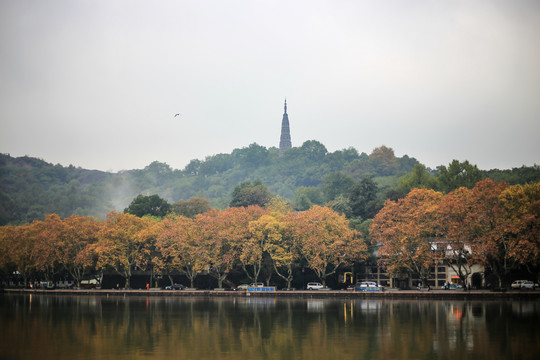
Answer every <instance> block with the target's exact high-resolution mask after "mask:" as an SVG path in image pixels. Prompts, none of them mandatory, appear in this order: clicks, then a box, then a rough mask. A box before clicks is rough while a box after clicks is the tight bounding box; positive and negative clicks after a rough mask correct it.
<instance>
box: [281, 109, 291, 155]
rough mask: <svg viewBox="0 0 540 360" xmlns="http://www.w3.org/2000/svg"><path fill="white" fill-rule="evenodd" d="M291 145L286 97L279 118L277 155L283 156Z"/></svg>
mask: <svg viewBox="0 0 540 360" xmlns="http://www.w3.org/2000/svg"><path fill="white" fill-rule="evenodd" d="M291 147H292V145H291V129H290V128H289V115H287V99H285V112H284V113H283V120H281V138H280V139H279V156H283V154H284V153H285V151H287V150H289V149H290V148H291Z"/></svg>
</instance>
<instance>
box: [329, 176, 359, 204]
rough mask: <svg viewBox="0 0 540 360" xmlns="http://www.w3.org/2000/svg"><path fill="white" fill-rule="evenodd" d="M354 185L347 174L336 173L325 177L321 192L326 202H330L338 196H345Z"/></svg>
mask: <svg viewBox="0 0 540 360" xmlns="http://www.w3.org/2000/svg"><path fill="white" fill-rule="evenodd" d="M353 185H354V179H353V178H352V177H350V176H349V175H347V174H344V173H342V172H339V171H336V172H333V173H331V174H329V175H327V176H325V178H324V181H323V183H322V191H323V193H324V197H325V200H326V201H332V200H334V199H336V198H337V197H338V196H339V195H343V196H346V195H347V194H348V193H349V191H350V189H351V187H352V186H353Z"/></svg>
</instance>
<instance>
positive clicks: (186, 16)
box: [0, 0, 540, 172]
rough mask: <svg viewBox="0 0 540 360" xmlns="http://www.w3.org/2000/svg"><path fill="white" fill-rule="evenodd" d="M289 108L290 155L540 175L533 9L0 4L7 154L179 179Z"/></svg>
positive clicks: (510, 5) (99, 1) (264, 130)
mask: <svg viewBox="0 0 540 360" xmlns="http://www.w3.org/2000/svg"><path fill="white" fill-rule="evenodd" d="M285 98H286V99H287V110H288V111H287V112H288V114H289V121H290V129H291V140H292V145H293V146H301V145H302V143H303V142H304V141H307V140H317V141H319V142H321V143H322V144H324V145H325V146H326V147H327V149H328V150H329V151H330V152H333V151H336V150H341V149H345V148H349V147H354V148H355V149H357V150H358V151H359V152H365V153H367V154H369V153H371V151H372V150H373V149H374V148H376V147H378V146H381V145H386V146H388V147H391V148H392V149H394V151H395V153H396V155H397V156H403V155H408V156H410V157H414V158H416V159H417V160H418V161H420V162H421V163H423V164H425V165H426V166H428V167H431V168H436V167H437V166H439V165H448V164H449V163H450V162H451V161H452V160H454V159H456V160H460V161H465V160H468V161H469V162H471V163H472V164H475V165H477V166H478V167H479V168H480V169H485V170H487V169H493V168H498V169H509V168H513V167H520V166H522V165H527V166H532V165H535V164H540V1H536V0H530V1H525V0H524V1H521V0H513V1H498V0H489V1H487V0H486V1H483V0H478V1H469V0H467V1H461V0H452V1H442V0H434V1H416V0H409V1H402V0H394V1H392V0H388V1H385V0H381V1H359V0H341V1H335V0H333V1H332V0H328V1H326V0H295V1H290V0H289V1H282V0H272V1H268V0H264V1H263V0H227V1H225V0H192V1H187V0H176V1H167V0H160V1H138V0H48V1H42V0H0V152H1V153H5V154H10V155H11V156H24V155H28V156H33V157H38V158H41V159H43V160H45V161H47V162H51V163H53V164H57V163H58V164H62V165H64V166H68V165H74V166H76V167H82V168H86V169H98V170H104V171H112V172H116V171H120V170H129V169H141V168H144V167H145V166H147V165H149V164H150V163H151V162H153V161H160V162H164V163H167V164H168V165H170V166H171V167H172V168H174V169H183V168H184V167H185V166H186V165H187V164H188V163H189V161H190V160H192V159H200V160H203V159H204V158H205V157H207V156H211V155H215V154H219V153H231V152H232V150H233V149H235V148H243V147H247V146H249V145H250V144H252V143H257V144H259V145H262V146H265V147H267V148H269V147H273V146H275V147H278V146H279V138H280V131H281V120H282V117H283V103H284V100H285ZM176 113H180V114H181V115H180V116H177V117H175V116H174V115H175V114H176Z"/></svg>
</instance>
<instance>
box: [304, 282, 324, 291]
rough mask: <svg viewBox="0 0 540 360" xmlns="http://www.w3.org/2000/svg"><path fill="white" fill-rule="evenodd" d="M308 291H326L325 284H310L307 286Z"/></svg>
mask: <svg viewBox="0 0 540 360" xmlns="http://www.w3.org/2000/svg"><path fill="white" fill-rule="evenodd" d="M306 289H308V290H321V289H324V286H323V284H321V283H318V282H310V283H308V284H307V286H306Z"/></svg>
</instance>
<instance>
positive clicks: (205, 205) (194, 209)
mask: <svg viewBox="0 0 540 360" xmlns="http://www.w3.org/2000/svg"><path fill="white" fill-rule="evenodd" d="M210 209H211V208H210V202H209V201H208V200H207V199H205V198H202V197H192V198H191V199H189V200H187V201H183V200H179V201H177V202H175V203H174V204H173V205H172V206H171V212H173V213H175V214H176V215H181V216H185V217H188V218H192V219H193V218H195V216H196V215H198V214H204V213H205V212H207V211H209V210H210Z"/></svg>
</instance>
